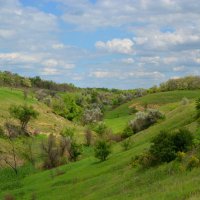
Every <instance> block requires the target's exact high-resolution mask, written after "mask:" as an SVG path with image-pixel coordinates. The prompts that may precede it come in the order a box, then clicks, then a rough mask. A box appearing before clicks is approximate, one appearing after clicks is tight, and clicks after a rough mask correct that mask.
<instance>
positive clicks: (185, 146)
mask: <svg viewBox="0 0 200 200" xmlns="http://www.w3.org/2000/svg"><path fill="white" fill-rule="evenodd" d="M171 137H172V140H173V143H174V146H175V151H176V152H178V151H183V152H185V151H188V150H189V148H190V147H191V146H192V144H193V136H192V134H191V132H190V131H189V130H187V129H184V128H182V129H179V130H178V131H177V132H174V133H173V134H172V136H171Z"/></svg>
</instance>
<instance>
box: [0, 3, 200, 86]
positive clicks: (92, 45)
mask: <svg viewBox="0 0 200 200" xmlns="http://www.w3.org/2000/svg"><path fill="white" fill-rule="evenodd" d="M0 70H1V71H4V70H7V71H12V72H14V73H19V74H20V75H23V76H31V77H32V76H41V77H42V78H43V79H48V80H53V81H56V82H59V83H61V82H66V83H73V84H75V85H76V86H78V87H107V88H120V89H131V88H142V87H143V88H149V87H151V86H153V85H155V84H159V83H161V82H164V81H166V80H168V79H170V78H178V77H182V76H187V75H200V1H199V0H190V1H188V0H0Z"/></svg>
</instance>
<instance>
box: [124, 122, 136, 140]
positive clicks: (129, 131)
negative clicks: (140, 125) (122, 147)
mask: <svg viewBox="0 0 200 200" xmlns="http://www.w3.org/2000/svg"><path fill="white" fill-rule="evenodd" d="M133 134H134V132H133V130H132V128H131V126H129V125H128V126H126V128H125V129H124V130H123V132H122V138H124V139H125V138H128V137H130V136H131V135H133Z"/></svg>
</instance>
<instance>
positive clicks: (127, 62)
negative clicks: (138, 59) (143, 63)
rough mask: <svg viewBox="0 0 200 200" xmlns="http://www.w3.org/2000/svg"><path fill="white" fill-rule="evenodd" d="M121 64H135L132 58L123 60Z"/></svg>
mask: <svg viewBox="0 0 200 200" xmlns="http://www.w3.org/2000/svg"><path fill="white" fill-rule="evenodd" d="M122 62H123V63H125V64H133V63H135V60H134V59H133V58H124V59H122Z"/></svg>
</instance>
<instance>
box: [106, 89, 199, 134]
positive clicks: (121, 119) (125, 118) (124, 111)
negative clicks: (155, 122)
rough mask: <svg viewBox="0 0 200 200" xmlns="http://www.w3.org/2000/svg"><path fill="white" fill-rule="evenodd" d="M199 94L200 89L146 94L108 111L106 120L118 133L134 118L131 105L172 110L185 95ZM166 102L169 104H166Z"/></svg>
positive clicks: (141, 107) (139, 107)
mask: <svg viewBox="0 0 200 200" xmlns="http://www.w3.org/2000/svg"><path fill="white" fill-rule="evenodd" d="M198 96H200V91H199V90H196V91H191V90H188V91H187V90H186V91H185V90H184V91H171V92H162V93H155V94H150V95H146V96H144V97H140V98H137V99H134V100H133V101H130V102H128V103H125V104H122V105H121V106H119V107H117V108H115V109H113V110H111V111H108V112H106V113H105V120H104V121H105V123H106V125H107V126H108V127H110V128H111V129H112V130H113V132H114V133H118V132H121V131H123V129H124V128H125V126H126V124H127V123H128V122H129V121H130V120H131V119H134V114H131V115H130V109H131V106H135V107H136V108H137V109H139V110H140V109H141V110H142V109H143V108H144V106H145V105H146V106H147V107H149V108H154V107H155V108H158V109H160V110H161V111H163V112H166V111H167V110H169V111H170V110H172V109H174V108H175V107H177V106H178V105H179V104H180V103H181V100H182V99H183V98H184V97H186V98H188V99H191V100H192V99H195V98H197V97H198ZM166 104H167V106H164V105H166Z"/></svg>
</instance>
